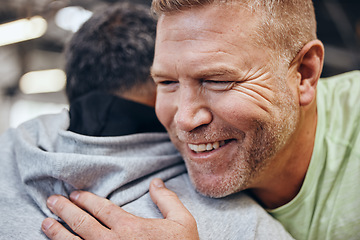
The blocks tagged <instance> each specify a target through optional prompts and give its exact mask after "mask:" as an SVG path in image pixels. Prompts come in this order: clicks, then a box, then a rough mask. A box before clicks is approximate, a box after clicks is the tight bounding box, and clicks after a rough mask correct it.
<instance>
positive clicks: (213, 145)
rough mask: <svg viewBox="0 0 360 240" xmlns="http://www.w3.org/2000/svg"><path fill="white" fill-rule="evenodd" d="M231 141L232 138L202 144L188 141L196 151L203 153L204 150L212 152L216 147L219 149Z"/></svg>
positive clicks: (190, 146)
mask: <svg viewBox="0 0 360 240" xmlns="http://www.w3.org/2000/svg"><path fill="white" fill-rule="evenodd" d="M230 141H231V140H225V141H224V140H223V141H217V142H213V143H202V144H191V143H188V146H189V148H190V149H191V150H192V151H193V152H195V153H203V152H210V151H213V150H215V149H218V148H220V147H222V146H224V145H225V144H226V143H228V142H230Z"/></svg>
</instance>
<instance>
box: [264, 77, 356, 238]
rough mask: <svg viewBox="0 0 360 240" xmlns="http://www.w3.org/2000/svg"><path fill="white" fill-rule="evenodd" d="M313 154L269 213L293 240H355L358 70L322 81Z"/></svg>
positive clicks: (320, 83) (319, 90)
mask: <svg viewBox="0 0 360 240" xmlns="http://www.w3.org/2000/svg"><path fill="white" fill-rule="evenodd" d="M317 89H318V90H317V106H318V124H317V129H316V139H315V146H314V151H313V155H312V158H311V162H310V165H309V169H308V172H307V174H306V177H305V181H304V184H303V186H302V188H301V190H300V192H299V194H298V195H297V196H296V197H295V198H294V199H293V200H292V201H291V202H289V203H288V204H286V205H284V206H281V207H279V208H277V209H275V210H271V211H269V213H270V214H271V215H273V216H274V217H275V218H276V219H278V220H279V221H280V222H281V223H282V224H283V225H284V226H285V228H286V229H287V230H288V231H289V232H290V233H291V234H292V235H293V237H294V238H295V239H298V240H303V239H314V240H315V239H316V240H326V239H341V240H349V239H360V71H353V72H349V73H345V74H341V75H338V76H335V77H331V78H327V79H322V80H321V81H320V82H319V83H318V87H317Z"/></svg>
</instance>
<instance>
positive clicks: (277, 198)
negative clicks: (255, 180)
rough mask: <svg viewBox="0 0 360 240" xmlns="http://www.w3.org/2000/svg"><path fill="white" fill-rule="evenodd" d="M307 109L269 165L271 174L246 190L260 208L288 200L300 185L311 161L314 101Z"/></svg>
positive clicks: (313, 133) (271, 207)
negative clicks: (289, 138) (286, 142)
mask: <svg viewBox="0 0 360 240" xmlns="http://www.w3.org/2000/svg"><path fill="white" fill-rule="evenodd" d="M308 110H309V111H308V113H306V114H307V115H306V116H305V117H303V119H301V122H300V127H299V128H298V131H297V133H295V136H294V138H293V140H292V141H291V142H290V143H289V144H288V145H287V146H285V147H284V148H283V150H282V151H281V152H280V153H279V154H277V156H276V157H277V158H278V159H277V160H275V161H274V162H275V165H271V166H270V167H269V171H268V172H269V173H271V174H269V175H267V176H266V177H265V178H264V179H263V181H262V182H261V183H260V184H258V185H257V186H256V187H254V188H252V189H250V190H249V191H250V194H251V195H253V197H254V198H255V199H256V200H257V201H258V202H259V203H260V204H261V205H262V206H263V207H264V208H267V209H274V208H277V207H280V206H282V205H284V204H286V203H288V202H290V201H291V200H292V199H294V198H295V197H296V195H297V194H298V193H299V191H300V189H301V186H302V184H303V182H304V179H305V176H306V173H307V170H308V167H309V164H310V161H311V156H312V152H313V148H314V143H315V133H316V124H317V112H316V105H313V106H312V107H311V109H308ZM279 156H280V157H279ZM270 168H271V169H270ZM274 170H275V171H274Z"/></svg>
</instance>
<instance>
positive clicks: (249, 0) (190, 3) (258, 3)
mask: <svg viewBox="0 0 360 240" xmlns="http://www.w3.org/2000/svg"><path fill="white" fill-rule="evenodd" d="M211 4H213V5H230V6H231V5H234V6H236V4H237V5H238V6H241V7H244V8H247V9H249V10H250V11H251V12H253V13H254V14H255V15H254V16H256V17H258V18H259V19H260V21H259V22H260V24H259V26H258V27H257V29H256V30H257V31H256V33H255V34H254V35H253V36H252V40H253V42H254V43H255V44H257V45H258V46H259V47H262V46H265V47H268V48H269V49H270V50H272V51H273V55H274V57H276V58H280V59H282V60H284V61H286V62H288V63H290V62H291V61H292V59H293V58H294V57H295V56H296V54H297V53H298V52H299V51H300V50H301V48H302V47H303V46H304V45H305V44H306V43H308V42H309V41H311V40H314V39H316V38H317V37H316V20H315V12H314V7H313V3H312V0H153V2H152V9H153V11H154V12H155V13H156V14H157V15H159V16H160V15H162V14H164V13H167V14H171V13H172V12H176V11H180V10H181V11H183V10H188V9H191V8H194V7H203V6H207V5H211Z"/></svg>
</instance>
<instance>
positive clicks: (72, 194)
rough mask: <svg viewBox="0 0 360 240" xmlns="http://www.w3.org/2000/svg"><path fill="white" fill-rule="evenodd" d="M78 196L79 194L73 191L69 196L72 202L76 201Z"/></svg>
mask: <svg viewBox="0 0 360 240" xmlns="http://www.w3.org/2000/svg"><path fill="white" fill-rule="evenodd" d="M79 196H80V192H78V191H74V192H72V193H71V194H70V199H71V200H73V201H76V200H77V199H78V198H79Z"/></svg>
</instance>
